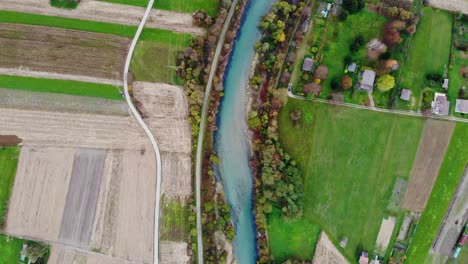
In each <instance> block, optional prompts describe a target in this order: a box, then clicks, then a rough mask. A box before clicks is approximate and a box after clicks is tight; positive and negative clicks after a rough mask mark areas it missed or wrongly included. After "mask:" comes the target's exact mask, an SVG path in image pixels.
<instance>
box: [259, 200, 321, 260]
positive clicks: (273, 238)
mask: <svg viewBox="0 0 468 264" xmlns="http://www.w3.org/2000/svg"><path fill="white" fill-rule="evenodd" d="M319 235H320V227H319V226H318V225H317V224H314V223H313V222H312V221H309V220H308V219H305V218H301V219H299V220H297V221H291V222H286V221H284V220H283V218H282V217H281V214H280V211H279V209H275V210H274V211H273V213H271V214H270V215H269V216H268V237H269V240H270V250H271V253H272V255H273V257H274V259H275V263H282V262H283V261H285V260H286V259H288V258H290V257H293V256H294V257H299V258H300V259H312V256H313V254H314V251H315V244H317V240H318V237H319Z"/></svg>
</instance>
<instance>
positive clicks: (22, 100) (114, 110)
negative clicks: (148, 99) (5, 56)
mask: <svg viewBox="0 0 468 264" xmlns="http://www.w3.org/2000/svg"><path fill="white" fill-rule="evenodd" d="M0 98H1V99H0V107H8V108H19V109H31V110H51V111H59V112H79V113H93V114H104V115H121V116H126V115H128V113H129V111H128V106H127V103H126V102H124V101H122V100H109V99H102V98H92V97H88V96H76V95H68V94H54V93H42V92H30V91H21V90H11V89H2V88H0Z"/></svg>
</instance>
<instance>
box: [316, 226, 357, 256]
mask: <svg viewBox="0 0 468 264" xmlns="http://www.w3.org/2000/svg"><path fill="white" fill-rule="evenodd" d="M348 263H349V261H348V260H347V259H346V258H345V257H343V255H342V254H341V253H340V251H339V250H338V249H337V248H336V247H335V245H334V244H333V242H332V241H331V240H330V238H328V236H327V234H325V232H323V231H322V233H321V234H320V238H319V240H318V242H317V246H316V247H315V253H314V259H313V260H312V264H348Z"/></svg>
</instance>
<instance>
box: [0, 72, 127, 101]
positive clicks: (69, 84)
mask: <svg viewBox="0 0 468 264" xmlns="http://www.w3.org/2000/svg"><path fill="white" fill-rule="evenodd" d="M0 88H8V89H17V90H26V91H34V92H49V93H61V94H71V95H81V96H91V97H99V98H105V99H114V100H123V99H122V96H121V95H120V89H121V87H115V86H113V85H108V84H96V83H87V82H78V81H69V80H55V79H40V78H31V77H23V76H10V75H0Z"/></svg>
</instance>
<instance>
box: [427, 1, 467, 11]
mask: <svg viewBox="0 0 468 264" xmlns="http://www.w3.org/2000/svg"><path fill="white" fill-rule="evenodd" d="M427 3H428V4H429V5H430V6H433V7H437V8H440V9H445V10H449V11H453V12H461V13H463V14H468V1H466V0H427Z"/></svg>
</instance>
